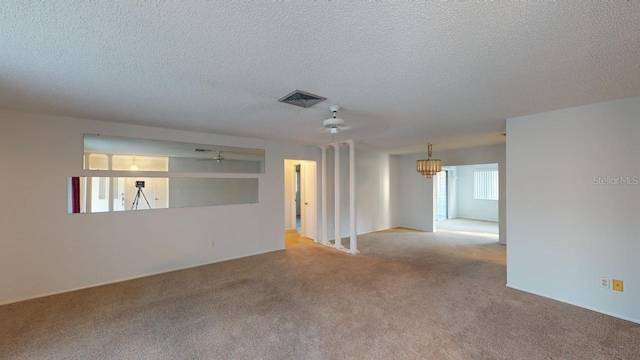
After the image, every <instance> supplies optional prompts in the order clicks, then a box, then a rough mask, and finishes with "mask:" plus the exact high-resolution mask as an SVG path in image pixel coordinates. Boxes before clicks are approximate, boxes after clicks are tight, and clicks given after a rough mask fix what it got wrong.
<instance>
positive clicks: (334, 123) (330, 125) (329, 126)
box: [322, 105, 351, 135]
mask: <svg viewBox="0 0 640 360" xmlns="http://www.w3.org/2000/svg"><path fill="white" fill-rule="evenodd" d="M329 110H331V112H332V113H333V116H332V117H330V118H328V119H326V120H324V121H323V122H322V125H323V126H324V129H325V130H328V131H329V132H330V133H331V134H332V135H333V134H337V133H339V132H340V131H341V130H349V129H351V127H349V126H347V122H346V121H344V119H343V118H339V117H338V115H337V113H338V110H340V106H335V105H334V106H329Z"/></svg>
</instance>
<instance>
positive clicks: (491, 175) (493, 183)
mask: <svg viewBox="0 0 640 360" xmlns="http://www.w3.org/2000/svg"><path fill="white" fill-rule="evenodd" d="M498 188H499V187H498V170H476V171H474V172H473V198H474V199H477V200H498V197H499V190H498Z"/></svg>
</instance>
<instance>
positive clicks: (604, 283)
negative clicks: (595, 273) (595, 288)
mask: <svg viewBox="0 0 640 360" xmlns="http://www.w3.org/2000/svg"><path fill="white" fill-rule="evenodd" d="M600 286H602V287H603V288H605V289H608V288H609V286H610V285H609V279H608V278H604V277H603V278H600Z"/></svg>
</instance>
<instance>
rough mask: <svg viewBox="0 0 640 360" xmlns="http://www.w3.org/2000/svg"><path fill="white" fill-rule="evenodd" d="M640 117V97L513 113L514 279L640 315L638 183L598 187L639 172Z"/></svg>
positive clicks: (510, 276)
mask: <svg viewBox="0 0 640 360" xmlns="http://www.w3.org/2000/svg"><path fill="white" fill-rule="evenodd" d="M639 114H640V98H638V97H636V98H630V99H625V100H617V101H609V102H603V103H598V104H592V105H587V106H581V107H575V108H571V109H565V110H559V111H553V112H548V113H543V114H537V115H531V116H523V117H518V118H513V119H509V120H507V133H508V139H507V154H508V157H507V166H508V168H509V177H508V179H507V181H508V186H507V194H508V212H509V214H508V215H509V223H508V225H507V231H508V232H509V248H508V251H507V283H508V285H509V286H511V287H514V288H517V289H521V290H525V291H528V292H532V293H536V294H539V295H542V296H546V297H550V298H553V299H557V300H560V301H564V302H568V303H572V304H575V305H578V306H582V307H586V308H590V309H593V310H596V311H600V312H604V313H608V314H611V315H614V316H618V317H621V318H625V319H628V320H631V321H635V322H640V305H639V304H640V261H639V260H638V256H639V255H640V240H639V237H638V236H639V235H638V234H640V221H639V220H638V219H640V205H639V204H640V185H627V184H620V180H618V184H616V185H613V184H609V185H607V184H596V182H598V181H600V179H601V178H602V179H603V180H602V182H607V180H608V182H609V183H611V182H612V180H611V178H607V177H615V178H617V177H624V176H630V177H631V178H630V179H629V180H631V181H632V182H634V178H633V177H634V176H640V162H639V161H638V154H640V141H638V139H639V134H640V120H639V116H640V115H639ZM594 177H596V178H595V181H594ZM635 179H636V180H637V179H638V178H635ZM625 180H626V179H625ZM600 277H607V278H616V279H621V280H623V281H624V284H625V289H624V292H622V293H621V292H616V291H612V290H611V289H604V288H601V287H600V285H599V280H600Z"/></svg>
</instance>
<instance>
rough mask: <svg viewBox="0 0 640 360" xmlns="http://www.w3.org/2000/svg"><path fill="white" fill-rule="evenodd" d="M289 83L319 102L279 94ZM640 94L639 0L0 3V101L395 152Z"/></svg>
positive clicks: (483, 139)
mask: <svg viewBox="0 0 640 360" xmlns="http://www.w3.org/2000/svg"><path fill="white" fill-rule="evenodd" d="M294 89H300V90H305V91H309V92H312V93H315V94H318V95H321V96H324V97H327V98H328V100H327V101H325V102H323V103H320V104H318V105H315V106H314V107H312V108H308V109H304V108H300V107H295V106H291V105H286V104H282V103H279V102H278V101H277V100H278V99H279V98H280V97H282V96H284V95H286V94H287V93H289V92H291V91H293V90H294ZM637 95H640V2H638V1H555V2H546V1H544V2H540V1H531V2H527V1H514V2H506V1H503V2H498V1H491V2H484V1H459V2H456V1H444V2H333V1H332V2H325V1H318V2H271V1H264V2H263V1H260V2H247V1H225V2H213V1H212V2H204V1H197V2H150V1H135V2H134V1H122V2H111V1H104V2H100V3H94V2H70V1H68V2H67V1H65V2H48V3H45V4H42V3H39V2H27V1H24V2H18V1H16V2H13V1H3V2H2V3H0V108H4V109H10V110H24V111H33V112H42V113H50V114H57V115H68V116H76V117H82V118H90V119H98V120H106V121H115V122H123V123H135V124H142V125H151V126H160V127H168V128H176V129H186V130H195V131H205V132H212V133H218V134H229V135H238V136H248V137H259V138H267V139H275V140H286V141H294V142H299V143H303V144H313V145H318V144H323V143H327V142H329V140H330V135H329V134H328V133H326V132H323V131H322V120H323V119H325V118H327V117H329V116H330V112H329V109H328V107H329V105H340V106H341V107H342V108H343V110H342V111H341V112H340V113H339V116H340V117H343V118H344V119H345V120H347V122H348V124H349V125H350V126H351V127H352V130H350V131H348V132H343V133H340V134H339V135H338V138H343V139H348V138H355V139H358V140H361V141H363V142H364V143H366V144H367V145H368V146H371V147H373V148H378V149H381V150H385V151H389V152H394V153H402V152H412V151H424V150H425V145H426V142H427V141H431V142H434V143H436V151H437V150H438V148H439V149H443V148H452V147H464V146H473V145H482V144H494V143H499V142H503V141H504V137H503V136H502V135H501V133H502V132H504V125H505V119H506V118H509V117H513V116H518V115H524V114H531V113H538V112H543V111H548V110H553V109H559V108H565V107H570V106H575V105H581V104H587V103H593V102H598V101H604V100H610V99H617V98H624V97H630V96H637Z"/></svg>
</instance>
